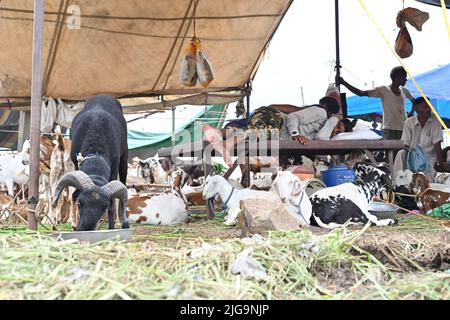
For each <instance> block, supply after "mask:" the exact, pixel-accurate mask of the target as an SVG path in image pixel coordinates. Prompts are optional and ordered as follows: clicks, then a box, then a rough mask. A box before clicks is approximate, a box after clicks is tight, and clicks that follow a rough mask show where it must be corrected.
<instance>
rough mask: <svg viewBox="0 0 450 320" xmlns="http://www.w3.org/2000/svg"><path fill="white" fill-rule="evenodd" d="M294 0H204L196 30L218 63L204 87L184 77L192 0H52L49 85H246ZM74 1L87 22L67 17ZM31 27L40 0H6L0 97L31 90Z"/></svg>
mask: <svg viewBox="0 0 450 320" xmlns="http://www.w3.org/2000/svg"><path fill="white" fill-rule="evenodd" d="M291 2H292V0H214V1H211V0H197V8H196V13H195V17H196V19H195V25H196V35H197V37H198V38H200V40H201V41H202V49H204V51H205V52H206V54H207V55H208V57H209V59H210V61H211V62H212V66H213V69H214V73H215V79H214V81H213V82H212V83H211V84H210V86H209V87H208V88H206V89H205V88H203V87H201V86H200V84H197V86H195V87H193V88H188V87H184V86H183V85H182V84H181V82H180V80H179V65H180V61H181V56H182V54H183V52H184V48H185V47H186V45H187V43H188V40H189V39H190V38H191V37H192V36H193V34H194V30H193V25H194V19H193V17H194V4H195V2H194V0H127V1H123V0H107V1H106V0H96V1H93V0H47V1H45V12H46V14H45V29H44V62H45V68H44V92H43V95H44V96H51V97H58V98H63V99H71V100H84V99H86V98H88V97H89V96H92V95H95V94H99V93H109V94H112V95H115V96H117V97H120V96H128V95H131V96H133V95H139V94H143V93H144V94H152V93H155V94H164V95H175V94H176V95H185V94H198V93H202V92H203V93H204V92H217V91H221V90H232V89H235V90H236V89H237V90H238V91H239V89H242V88H243V87H244V85H245V83H246V82H247V81H248V80H250V79H253V77H254V75H255V72H256V70H257V67H258V65H259V62H260V60H261V58H262V55H263V52H264V49H265V48H266V47H267V44H268V42H269V41H270V39H271V37H272V36H273V34H274V32H275V30H276V28H277V27H278V25H279V23H280V22H281V20H282V18H283V16H284V14H285V13H286V11H287V10H288V8H289V6H290V4H291ZM73 5H76V6H78V7H79V8H80V13H81V14H80V18H79V20H78V21H79V22H80V27H81V28H80V29H70V28H69V26H68V25H67V23H68V22H69V23H70V22H75V23H76V22H77V20H76V15H74V14H73V12H76V11H74V8H75V10H76V7H73ZM64 12H66V15H64V14H62V13H64ZM67 12H69V13H67ZM59 21H62V23H59ZM32 29H33V0H2V1H1V2H0V43H1V45H2V50H0V61H1V63H0V81H1V86H0V97H29V96H30V92H31V58H32V34H33V30H32ZM197 99H198V95H197ZM205 101H206V99H205ZM183 102H185V100H183ZM211 102H213V100H211ZM187 103H188V104H189V101H188V102H187Z"/></svg>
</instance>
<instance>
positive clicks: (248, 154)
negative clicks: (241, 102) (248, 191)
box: [244, 81, 252, 188]
mask: <svg viewBox="0 0 450 320" xmlns="http://www.w3.org/2000/svg"><path fill="white" fill-rule="evenodd" d="M246 91H247V92H246V100H247V114H246V117H247V123H248V119H249V118H250V94H251V92H252V88H251V83H250V81H249V82H247V84H246ZM244 143H245V145H246V146H247V141H244ZM244 149H245V152H248V150H247V148H244ZM245 162H246V167H247V170H246V181H247V185H246V186H245V187H247V188H250V187H251V186H250V183H251V181H250V152H248V153H247V156H246V157H245Z"/></svg>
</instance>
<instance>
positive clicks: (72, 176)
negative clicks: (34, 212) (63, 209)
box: [52, 170, 95, 208]
mask: <svg viewBox="0 0 450 320" xmlns="http://www.w3.org/2000/svg"><path fill="white" fill-rule="evenodd" d="M67 186H70V187H75V188H76V189H77V190H84V189H89V188H93V187H95V184H94V183H93V182H92V180H91V178H90V177H89V176H88V175H87V174H86V173H84V172H83V171H79V170H77V171H72V172H69V173H66V174H65V175H63V176H62V178H61V179H60V180H59V181H58V184H57V185H56V189H55V195H54V197H53V198H54V200H53V204H52V206H53V208H56V205H57V204H58V199H59V196H60V194H61V192H62V191H63V189H64V188H65V187H67Z"/></svg>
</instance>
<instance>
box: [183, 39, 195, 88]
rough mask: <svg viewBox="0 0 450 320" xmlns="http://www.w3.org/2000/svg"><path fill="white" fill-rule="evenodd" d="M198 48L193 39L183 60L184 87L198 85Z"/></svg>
mask: <svg viewBox="0 0 450 320" xmlns="http://www.w3.org/2000/svg"><path fill="white" fill-rule="evenodd" d="M196 51H197V46H196V43H195V39H192V40H191V41H190V42H189V44H188V46H187V48H186V51H185V53H184V55H183V58H182V59H181V66H180V81H181V83H182V84H183V85H185V86H188V87H193V86H195V85H196V84H197V71H196V66H195V55H196Z"/></svg>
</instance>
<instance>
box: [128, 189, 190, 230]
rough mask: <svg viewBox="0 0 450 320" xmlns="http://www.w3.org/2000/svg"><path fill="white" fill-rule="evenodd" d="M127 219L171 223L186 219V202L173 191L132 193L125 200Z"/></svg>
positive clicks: (159, 223)
mask: <svg viewBox="0 0 450 320" xmlns="http://www.w3.org/2000/svg"><path fill="white" fill-rule="evenodd" d="M127 214H128V219H129V220H130V221H131V222H135V223H143V224H152V225H171V224H178V223H184V222H186V221H187V220H188V218H189V214H188V211H187V205H186V202H185V201H184V200H183V198H182V197H181V195H180V194H179V193H178V192H176V191H174V192H171V193H169V194H160V195H145V194H142V195H134V196H131V197H130V198H129V199H128V202H127Z"/></svg>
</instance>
